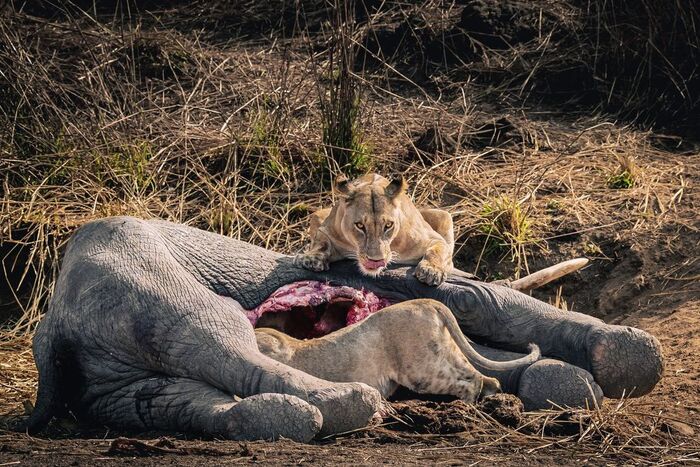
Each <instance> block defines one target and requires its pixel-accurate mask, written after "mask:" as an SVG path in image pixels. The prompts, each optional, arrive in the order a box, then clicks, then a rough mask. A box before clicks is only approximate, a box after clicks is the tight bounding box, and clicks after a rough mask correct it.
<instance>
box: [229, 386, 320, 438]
mask: <svg viewBox="0 0 700 467" xmlns="http://www.w3.org/2000/svg"><path fill="white" fill-rule="evenodd" d="M227 415H228V417H229V418H230V419H229V421H228V423H227V424H226V425H227V426H226V435H227V438H230V439H235V440H257V439H264V440H276V439H279V438H287V439H291V440H293V441H298V442H302V443H306V442H308V441H311V439H312V438H313V437H314V436H316V434H317V433H318V432H319V431H320V429H321V426H322V424H323V417H322V416H321V412H320V411H319V409H317V408H316V407H314V406H313V405H311V404H309V403H308V402H305V401H304V400H302V399H300V398H298V397H296V396H291V395H288V394H273V393H265V394H257V395H255V396H250V397H246V398H245V399H243V400H242V401H240V402H238V403H237V404H236V405H234V406H233V407H232V408H231V409H230V410H229V411H228V414H227Z"/></svg>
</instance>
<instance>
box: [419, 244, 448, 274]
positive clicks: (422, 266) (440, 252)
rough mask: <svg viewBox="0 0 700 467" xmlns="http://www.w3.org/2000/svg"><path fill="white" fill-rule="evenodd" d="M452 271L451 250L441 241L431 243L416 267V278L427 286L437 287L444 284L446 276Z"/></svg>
mask: <svg viewBox="0 0 700 467" xmlns="http://www.w3.org/2000/svg"><path fill="white" fill-rule="evenodd" d="M450 269H452V248H449V247H448V245H447V244H446V243H445V242H444V241H442V240H436V241H435V242H433V243H432V244H431V245H430V247H429V248H428V250H427V251H426V253H425V256H423V259H422V260H421V261H420V262H419V263H418V266H416V272H415V275H416V278H417V279H418V280H419V281H421V282H423V283H425V284H428V285H439V284H442V283H443V282H445V279H446V278H447V274H448V273H449V271H450Z"/></svg>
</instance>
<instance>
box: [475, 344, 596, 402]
mask: <svg viewBox="0 0 700 467" xmlns="http://www.w3.org/2000/svg"><path fill="white" fill-rule="evenodd" d="M474 348H475V349H476V350H478V352H479V353H480V354H482V355H484V356H486V357H488V358H490V359H492V360H498V361H507V360H513V359H516V358H518V357H522V356H523V354H520V353H516V352H509V351H506V350H500V349H494V348H492V347H487V346H484V345H479V344H474ZM475 366H476V368H477V369H478V370H479V371H481V372H482V373H484V374H485V375H488V376H492V377H494V378H496V379H498V380H499V382H500V383H501V387H502V389H503V391H504V392H508V393H511V394H515V395H517V396H518V397H519V398H520V399H521V400H522V401H523V404H524V405H525V409H526V410H538V409H549V408H552V407H553V406H560V407H584V408H588V407H595V406H596V405H598V404H600V403H601V402H602V400H603V391H602V389H601V388H600V386H599V385H598V384H597V383H596V382H595V381H594V379H593V375H591V374H590V373H589V372H588V371H586V370H584V369H583V368H579V367H577V366H574V365H572V364H570V363H566V362H562V361H560V360H554V359H551V358H545V359H542V360H539V361H537V362H535V363H534V364H532V365H530V366H523V367H520V368H516V369H514V370H511V371H493V370H489V369H486V368H483V367H480V366H479V365H478V364H477V365H475Z"/></svg>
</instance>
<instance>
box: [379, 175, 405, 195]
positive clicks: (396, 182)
mask: <svg viewBox="0 0 700 467" xmlns="http://www.w3.org/2000/svg"><path fill="white" fill-rule="evenodd" d="M406 188H408V184H406V179H405V178H403V175H399V176H398V177H394V178H393V179H392V180H391V182H389V184H388V185H387V186H386V188H384V194H385V195H387V196H388V197H389V198H396V197H397V196H398V195H400V194H401V193H404V192H405V191H406Z"/></svg>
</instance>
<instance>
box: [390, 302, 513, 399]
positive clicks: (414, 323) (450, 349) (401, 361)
mask: <svg viewBox="0 0 700 467" xmlns="http://www.w3.org/2000/svg"><path fill="white" fill-rule="evenodd" d="M443 306H444V305H442V304H441V303H438V302H436V301H434V300H424V299H421V300H411V301H408V302H403V303H400V304H398V305H394V306H392V307H388V308H386V309H384V310H382V312H386V313H387V314H389V313H391V314H392V321H393V326H392V327H393V328H394V331H393V334H394V336H393V339H394V340H395V343H396V344H397V345H396V350H397V354H400V355H396V357H395V361H396V362H398V365H399V368H397V369H396V375H397V376H396V380H397V382H398V383H399V384H401V385H403V386H406V387H407V388H408V389H410V390H412V391H415V392H418V393H424V394H447V395H452V396H456V397H459V398H460V399H462V400H464V401H466V402H469V403H473V402H475V401H476V400H477V399H478V398H479V397H483V396H485V395H488V394H493V393H496V392H500V384H499V383H498V380H496V379H495V378H490V377H487V376H484V375H482V374H481V373H480V372H479V371H478V370H476V369H475V368H474V367H473V366H472V364H471V363H469V360H467V358H466V357H465V356H464V354H463V353H462V351H461V350H460V349H459V347H458V345H457V343H456V342H455V341H454V339H453V338H452V336H451V334H450V332H449V329H447V328H446V327H445V325H444V323H443V320H442V317H441V315H440V307H443ZM392 308H394V309H393V310H391V309H392ZM380 313H381V312H380ZM408 343H410V344H408Z"/></svg>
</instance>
